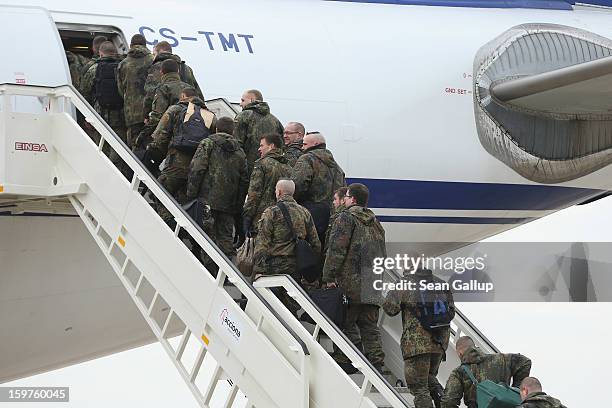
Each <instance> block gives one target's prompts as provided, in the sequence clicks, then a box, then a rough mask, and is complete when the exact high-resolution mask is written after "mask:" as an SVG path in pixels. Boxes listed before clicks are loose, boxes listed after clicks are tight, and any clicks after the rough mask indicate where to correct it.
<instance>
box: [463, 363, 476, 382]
mask: <svg viewBox="0 0 612 408" xmlns="http://www.w3.org/2000/svg"><path fill="white" fill-rule="evenodd" d="M461 368H463V371H465V373H466V374H467V376H468V377H470V380H471V381H472V382H473V383H474V385H476V386H477V385H478V381H476V377H474V373H472V370H470V367H468V366H467V364H461Z"/></svg>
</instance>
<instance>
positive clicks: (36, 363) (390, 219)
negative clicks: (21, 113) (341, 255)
mask: <svg viewBox="0 0 612 408" xmlns="http://www.w3.org/2000/svg"><path fill="white" fill-rule="evenodd" d="M2 3H3V4H6V5H11V4H12V2H10V1H2ZM25 5H27V6H37V7H43V8H45V9H47V10H48V11H49V13H50V16H51V18H52V19H53V21H54V23H56V24H58V26H60V27H69V28H70V29H72V30H81V31H100V30H99V28H100V27H103V28H112V29H115V30H116V32H118V33H119V34H120V36H122V37H123V38H124V39H125V40H127V41H129V38H130V37H131V36H132V35H133V34H135V33H142V34H144V35H145V36H146V38H147V41H148V43H149V45H150V46H152V45H154V44H156V43H157V42H159V41H168V42H170V44H171V45H172V46H173V52H174V53H176V54H178V55H180V56H181V58H182V59H184V60H185V61H186V62H187V63H188V64H189V65H190V66H191V67H192V68H193V71H194V73H195V76H196V78H197V80H198V82H199V85H200V87H201V88H202V90H203V92H204V95H205V97H206V99H212V98H218V97H222V98H226V99H227V100H229V101H238V100H239V98H240V96H241V94H242V92H243V91H244V90H247V89H251V88H256V89H259V90H261V91H262V93H263V95H264V99H265V101H267V102H268V103H269V105H270V107H271V111H272V113H273V114H274V115H276V116H277V117H278V118H279V119H280V120H281V121H282V122H283V123H287V122H289V121H299V122H302V123H303V124H304V125H305V126H306V128H307V130H309V131H313V130H317V131H320V132H322V133H323V134H324V135H325V137H326V138H327V145H328V148H329V149H330V150H331V151H332V152H333V154H334V156H335V158H336V160H337V161H338V163H339V164H340V165H341V166H342V168H343V169H344V171H345V173H346V176H347V178H348V181H349V182H361V183H364V184H366V185H367V186H368V187H369V188H370V193H371V198H370V207H371V208H373V210H374V211H375V213H376V214H377V215H378V216H379V218H380V220H381V221H382V222H383V225H384V227H385V229H386V233H387V240H388V241H389V242H435V241H441V242H473V241H479V240H481V239H483V238H485V237H488V236H491V235H494V234H496V233H499V232H501V231H504V230H507V229H509V228H512V227H515V226H517V225H520V224H522V223H525V222H528V221H530V220H532V219H536V218H539V217H542V216H545V215H547V214H549V213H551V212H554V211H557V210H559V209H562V208H565V207H568V206H571V205H573V204H575V203H577V202H581V201H584V200H586V199H587V198H590V197H593V196H596V195H599V194H601V193H602V192H603V191H605V190H608V189H610V188H611V187H612V167H610V166H603V167H601V168H599V169H598V170H595V171H592V172H590V173H589V174H586V175H581V176H579V177H576V178H573V179H570V180H566V181H563V182H559V183H549V184H542V183H538V182H535V181H532V180H529V179H527V178H525V177H523V176H521V175H520V174H519V173H517V172H516V171H514V170H513V169H512V168H511V167H509V166H508V165H506V164H505V163H503V162H502V161H500V160H499V159H497V158H496V157H494V156H493V155H492V154H490V153H489V152H488V151H487V150H486V149H485V148H484V147H483V145H482V144H481V142H480V140H479V136H478V130H477V123H476V120H475V102H474V97H475V96H474V93H475V92H476V89H475V87H474V75H475V74H476V73H475V72H474V59H475V56H476V54H477V53H478V51H479V50H480V49H481V47H483V46H484V45H485V44H486V43H488V42H489V41H491V40H493V39H494V38H496V37H498V36H499V35H500V34H502V33H503V32H505V31H507V30H509V29H511V28H512V27H516V26H518V25H521V24H526V23H547V24H559V25H564V26H569V27H574V28H578V29H582V30H587V31H589V32H592V33H594V34H597V35H599V36H602V37H606V38H612V26H611V25H610V17H612V13H611V11H610V10H607V9H599V8H589V7H576V8H575V9H573V10H555V9H519V8H516V9H503V10H501V9H494V8H466V7H432V6H416V5H392V4H365V3H352V2H341V1H298V0H282V1H280V0H259V1H246V0H236V1H223V2H219V1H202V0H199V1H182V2H167V3H166V2H148V3H146V2H142V3H136V2H119V1H115V0H111V1H105V2H98V3H95V4H92V3H87V2H75V1H73V0H57V1H52V2H49V1H38V0H28V1H26V2H24V4H19V5H18V7H23V6H25ZM6 10H8V9H4V8H3V7H0V13H4V12H5V11H6ZM19 25H21V26H27V21H15V22H14V25H13V26H8V27H7V26H4V27H3V28H2V32H3V37H4V38H5V39H6V40H10V38H11V36H13V35H15V32H16V31H15V30H18V28H17V26H19ZM28 30H31V29H28ZM51 34H53V35H55V36H57V32H55V33H49V32H41V33H32V35H33V36H34V37H36V36H41V37H42V36H45V38H46V39H47V40H48V38H50V37H48V36H50V35H51ZM58 40H59V37H58ZM56 46H57V47H58V48H60V51H61V52H57V51H58V49H47V48H45V49H41V48H39V47H37V43H36V42H34V43H32V44H30V48H29V49H24V48H23V47H21V46H20V48H18V49H16V50H14V52H13V53H12V54H10V55H11V58H6V59H5V61H4V62H3V64H6V66H5V67H4V68H3V69H1V70H0V72H1V73H2V76H4V77H2V78H0V82H11V83H14V82H15V81H16V80H17V79H19V80H20V81H24V82H25V83H27V84H34V85H45V86H55V85H62V84H65V83H67V81H69V78H70V77H69V72H68V66H67V63H66V61H65V57H64V54H63V49H61V43H59V45H56ZM25 54H29V55H30V57H27V58H26V57H25ZM22 55H23V58H22ZM32 55H35V56H36V58H34V59H32V58H31V57H32ZM22 61H27V64H25V63H24V64H25V65H23V66H22V65H21V62H22ZM32 61H35V62H36V63H34V62H32ZM0 212H1V209H0ZM32 212H37V213H43V214H44V213H45V211H44V210H40V209H36V210H32ZM0 215H2V214H0ZM3 215H6V216H4V217H0V230H2V231H5V230H6V231H9V230H10V231H12V232H13V234H14V235H13V236H12V238H11V239H9V237H7V236H6V235H5V234H2V235H3V236H2V238H0V243H1V244H2V245H1V246H0V256H1V258H6V260H7V262H5V261H4V260H2V261H0V264H3V265H8V267H2V271H1V273H0V282H2V283H1V284H0V305H2V307H0V318H1V319H0V320H2V321H3V322H6V323H3V325H4V326H5V327H8V328H9V330H7V331H4V333H3V334H1V335H0V340H2V341H0V344H2V343H3V342H4V344H10V345H12V346H14V347H11V348H10V352H9V349H7V352H6V353H5V352H4V349H3V352H2V353H0V367H6V369H5V371H4V372H2V371H1V370H0V381H3V380H8V379H13V378H18V377H21V376H25V375H31V374H32V373H35V372H39V371H43V370H47V369H52V368H55V367H59V366H62V365H66V364H70V363H73V362H78V361H82V360H85V359H89V358H93V357H96V356H99V355H103V354H107V353H111V352H114V351H117V350H121V349H125V348H128V347H133V346H134V345H137V344H142V343H144V342H146V341H147V339H148V340H149V341H150V340H151V339H152V338H151V337H150V335H147V333H148V329H147V328H146V326H145V325H144V324H142V323H143V322H140V323H135V321H136V322H137V321H138V318H134V319H130V318H128V315H129V313H132V314H134V315H135V314H136V313H137V311H136V309H135V308H133V307H132V309H133V310H131V312H126V311H125V307H126V300H127V297H126V298H125V299H123V300H121V299H120V297H121V295H120V294H118V293H117V286H118V285H119V283H118V281H117V282H114V283H112V282H109V281H108V276H106V277H104V276H103V275H104V273H106V272H108V274H112V272H111V271H110V269H109V270H107V271H105V266H104V262H105V260H104V259H103V257H101V256H92V257H91V258H89V259H90V260H91V262H92V264H88V263H87V262H83V259H82V258H81V257H80V254H79V253H70V251H69V250H68V252H69V255H68V256H67V257H64V258H62V259H61V260H58V259H55V260H54V254H55V253H56V251H57V248H56V247H55V246H48V245H45V241H46V240H52V241H53V242H56V243H58V242H70V241H71V240H75V239H77V240H83V243H81V244H79V248H81V246H83V248H81V249H82V250H83V251H86V252H87V251H90V250H91V249H92V247H91V245H90V244H87V243H86V242H84V241H86V240H88V239H91V238H89V237H88V235H87V231H86V230H85V229H84V228H82V226H79V225H78V224H79V223H80V221H79V220H78V219H76V218H73V217H70V218H66V219H65V222H66V225H69V226H70V228H60V227H58V222H59V221H58V220H57V219H55V218H54V219H51V218H50V217H46V216H44V215H43V217H42V218H41V220H42V222H40V223H37V220H36V219H35V218H33V217H28V216H25V217H16V216H12V215H14V214H10V213H4V214H3ZM32 234H34V235H37V236H44V237H46V238H45V239H44V240H41V239H37V240H32V236H33V235H32ZM15 238H19V239H15ZM32 245H34V246H32ZM17 253H19V254H21V255H20V256H15V254H17ZM87 253H89V252H87ZM36 260H39V261H36ZM88 265H89V266H88ZM84 269H87V271H88V273H90V274H91V276H90V277H89V278H88V279H86V280H82V281H80V282H79V281H75V279H74V278H75V277H79V276H82V271H83V270H84ZM107 269H108V268H107ZM23 270H28V271H30V273H29V275H28V276H27V277H24V275H23V274H20V273H19V271H23ZM96 271H97V272H96ZM59 272H61V273H59ZM54 274H55V275H54ZM58 279H61V280H62V281H58ZM111 280H112V279H111ZM45 282H46V283H45ZM49 282H56V283H58V284H57V285H56V286H54V285H48V284H47V283H49ZM69 282H72V283H74V286H72V287H71V288H70V290H66V289H65V288H66V287H67V286H70V285H69V284H68V283H69ZM104 290H108V292H104ZM86 293H92V294H93V293H95V294H97V295H96V296H87V295H86ZM103 293H108V294H109V295H110V294H112V296H109V297H105V296H104V295H103ZM78 294H80V295H78ZM98 295H101V296H98ZM42 299H46V300H45V302H49V304H51V305H55V306H56V307H51V306H49V307H48V309H46V310H41V307H43V305H44V304H47V303H44V302H42ZM94 302H95V303H94ZM58 305H59V306H58ZM84 305H87V307H84ZM81 308H84V310H87V312H88V313H87V315H83V316H79V315H78V313H72V314H70V315H69V317H66V316H68V315H67V314H66V311H68V310H79V309H81ZM99 309H100V310H102V309H103V310H104V313H100V315H99V316H96V315H95V310H99ZM7 310H12V312H11V313H7V312H6V311H7ZM2 311H4V312H2ZM120 313H123V316H124V318H123V319H121V320H122V321H121V322H118V321H116V316H117V315H119V314H120ZM24 319H25V320H24ZM24 321H28V326H30V327H43V328H44V330H43V332H44V333H45V334H46V335H47V337H46V339H45V341H44V342H42V340H41V337H43V336H41V335H40V333H39V335H38V336H36V338H34V337H32V335H33V333H28V335H24V333H23V332H22V333H19V332H18V331H19V328H20V327H23V323H24ZM89 321H98V322H99V324H98V326H99V327H101V326H103V327H104V333H105V335H107V336H108V338H109V339H111V338H112V339H113V340H112V341H103V340H104V339H100V337H99V335H100V332H99V328H96V325H95V324H91V325H89V326H88V327H84V326H85V325H83V324H82V323H83V322H89ZM43 322H45V323H44V324H43ZM136 324H140V328H139V329H138V330H136V329H134V330H126V327H128V326H130V325H131V326H132V327H134V325H136ZM77 327H81V328H82V331H77V329H76V328H77ZM70 332H72V333H70ZM5 333H6V334H5ZM68 335H70V336H72V337H70V338H68V337H66V336H68ZM2 336H6V337H5V338H4V339H2ZM24 338H26V339H30V340H23V339H24ZM92 339H98V340H99V341H97V342H96V341H91V340H92ZM41 342H42V343H41ZM111 343H112V344H111ZM67 344H69V345H71V347H73V348H72V349H69V347H67V346H66V345H67ZM16 347H17V348H18V349H19V350H23V351H19V350H18V351H17V352H16V351H15V350H16ZM43 347H44V348H45V349H44V350H41V348H43ZM32 350H36V352H37V353H38V354H35V353H33V352H32ZM41 361H43V362H44V364H43V363H40V362H41Z"/></svg>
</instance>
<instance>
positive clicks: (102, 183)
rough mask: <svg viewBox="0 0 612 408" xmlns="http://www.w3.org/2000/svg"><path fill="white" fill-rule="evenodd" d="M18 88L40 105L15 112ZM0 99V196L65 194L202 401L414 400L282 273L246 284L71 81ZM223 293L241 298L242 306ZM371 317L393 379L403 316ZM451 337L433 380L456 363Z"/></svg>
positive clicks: (456, 329)
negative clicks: (78, 117) (114, 158)
mask: <svg viewBox="0 0 612 408" xmlns="http://www.w3.org/2000/svg"><path fill="white" fill-rule="evenodd" d="M17 99H19V100H20V101H23V100H30V103H29V104H26V105H27V106H32V105H33V104H34V105H35V104H36V103H39V105H42V106H43V107H44V108H43V109H40V112H38V113H32V110H31V109H28V111H27V112H17V111H15V109H13V106H14V105H15V101H16V100H17ZM0 105H1V111H0V205H2V204H3V203H7V202H10V203H15V202H19V203H20V205H21V206H24V205H25V204H24V203H26V204H27V202H29V201H35V200H41V199H42V200H46V201H47V202H48V203H49V205H54V203H55V205H57V206H62V205H64V206H65V202H66V200H68V201H69V202H70V204H71V205H72V206H73V207H74V210H75V211H76V213H77V214H78V215H79V216H80V218H81V220H82V222H83V223H84V225H85V226H86V228H87V230H88V231H89V232H90V233H91V235H92V237H93V238H94V240H95V242H96V243H97V245H98V246H99V248H100V251H102V253H103V254H104V256H105V257H106V259H107V260H108V262H109V264H110V266H111V267H112V269H113V270H114V271H115V273H116V274H117V276H118V277H119V279H120V281H121V282H122V284H123V285H124V287H125V289H126V291H127V292H128V293H129V295H130V297H131V298H132V300H133V301H134V303H135V305H136V306H137V308H138V309H139V310H140V312H141V313H142V316H143V317H144V319H145V320H146V322H147V323H148V325H149V326H150V328H151V330H152V332H153V333H154V334H155V336H156V337H157V339H158V340H159V342H160V344H161V345H162V346H163V347H164V349H165V350H166V351H167V353H168V355H169V356H170V358H171V359H172V361H173V363H174V365H175V366H176V369H177V370H178V372H179V373H180V375H181V376H182V377H183V378H184V380H185V382H186V384H187V386H188V387H189V389H190V390H191V392H192V393H193V395H194V397H195V398H196V400H197V401H198V403H199V404H200V405H201V406H202V407H209V406H212V405H211V401H212V400H213V395H214V394H215V393H216V392H217V393H218V392H219V390H222V391H223V392H224V395H223V398H222V400H223V406H224V407H232V406H244V402H245V401H246V406H247V407H258V408H259V407H261V408H267V407H279V408H287V407H291V408H294V407H295V408H300V407H336V406H338V404H339V402H341V406H342V407H355V408H357V407H372V408H373V407H395V408H397V407H407V406H412V405H411V398H410V397H407V398H405V397H404V396H402V395H403V394H402V395H400V393H399V392H398V391H397V390H396V389H395V388H394V387H393V386H392V385H390V384H389V382H388V381H387V379H385V377H383V376H382V375H381V374H379V373H378V372H377V371H376V370H375V369H374V368H373V367H372V366H371V364H370V363H369V362H368V361H367V360H366V359H365V358H364V357H363V355H362V354H361V353H360V352H359V351H358V350H357V349H356V348H355V347H354V346H353V345H352V344H351V343H350V342H348V340H347V339H346V337H345V336H344V335H343V334H342V333H341V332H339V331H338V329H337V328H336V327H335V326H334V325H333V324H332V323H331V322H330V321H329V320H328V319H327V318H326V317H325V316H324V315H322V314H321V313H320V311H319V309H318V308H317V307H316V306H315V305H314V304H313V303H311V301H310V300H309V298H308V296H307V295H306V294H305V292H304V291H303V290H302V289H301V288H300V287H299V286H297V285H296V284H295V282H294V281H293V280H292V279H291V278H289V277H287V276H272V277H265V278H260V279H259V280H257V281H256V282H255V283H254V285H251V284H250V283H249V282H248V281H247V280H246V279H245V278H244V277H243V276H242V275H241V274H240V272H239V271H238V270H237V269H236V268H235V266H234V265H233V264H232V263H231V262H230V261H229V260H228V259H227V258H226V257H225V256H224V255H223V254H222V253H221V252H220V251H219V250H218V248H217V247H216V246H215V245H214V243H212V241H210V240H209V239H208V237H207V236H206V235H205V234H204V233H203V232H202V230H201V229H200V228H199V227H198V226H197V225H196V224H194V223H193V222H192V220H191V219H190V218H189V217H188V216H187V214H186V213H185V212H184V211H183V209H182V208H181V207H180V206H179V205H178V204H177V203H176V201H175V200H174V199H173V198H172V197H170V196H169V195H167V193H166V192H165V190H164V189H163V188H162V187H161V186H160V185H159V184H158V183H157V180H155V179H154V178H153V177H152V176H151V174H150V173H149V172H148V171H147V170H146V169H145V168H144V167H142V166H141V164H140V162H139V161H138V160H137V159H136V157H135V156H133V154H132V152H131V151H130V150H129V149H127V147H126V146H125V145H124V144H123V142H121V140H120V139H119V138H118V137H117V135H116V134H115V133H114V132H113V131H112V130H111V129H110V128H109V127H108V125H106V123H104V121H103V120H102V119H101V118H100V117H99V116H98V115H97V113H96V112H95V111H94V110H93V109H92V108H91V106H90V105H89V104H87V102H85V100H84V99H83V98H82V97H81V95H80V94H78V92H76V91H75V90H74V88H72V87H71V86H60V87H55V88H48V87H36V86H26V85H13V84H5V85H0ZM74 109H77V110H78V111H80V112H81V113H82V114H83V115H84V116H85V118H86V120H87V121H88V122H89V123H90V124H92V125H93V127H94V128H95V129H96V130H97V131H98V133H99V134H100V135H101V141H100V143H99V144H98V145H96V144H95V143H94V142H93V141H92V139H91V138H90V137H89V136H88V135H87V134H86V133H85V132H84V131H83V130H82V129H81V128H80V127H79V125H78V124H77V123H76V122H75V120H74ZM105 145H108V146H109V147H110V149H112V150H114V151H115V152H116V153H117V154H118V155H119V157H121V159H122V160H123V161H124V162H125V163H126V165H127V167H129V168H130V169H131V170H132V171H133V172H134V175H133V177H132V179H131V180H127V179H126V178H125V177H124V176H123V175H122V174H121V172H120V171H119V170H118V169H117V168H116V167H115V166H114V165H113V164H112V163H111V161H110V160H109V159H108V157H107V155H106V153H105V151H107V147H105ZM143 185H144V186H146V187H147V189H148V190H149V191H150V194H151V195H152V196H153V197H155V199H156V200H157V201H158V202H159V203H160V204H161V205H163V206H164V207H165V208H166V209H167V210H168V211H169V212H170V213H171V214H172V216H173V217H174V219H175V220H176V222H177V224H176V228H175V229H174V230H172V229H170V227H168V225H166V224H165V223H164V222H163V221H162V220H161V218H159V216H158V215H157V213H156V211H155V210H154V209H153V207H152V206H151V205H150V203H149V202H148V201H147V200H146V199H145V198H143V196H142V195H141V194H140V192H139V188H140V187H142V186H143ZM62 203H63V204H62ZM63 211H66V209H63ZM179 235H180V237H179ZM185 237H189V238H190V239H191V240H192V241H195V242H197V244H198V245H199V246H200V247H201V248H202V249H203V251H204V252H205V253H206V254H208V256H209V257H210V258H211V259H212V260H213V261H214V262H215V263H216V264H217V265H218V266H219V271H218V273H217V274H216V277H215V276H213V275H212V274H211V273H210V272H209V271H208V270H206V268H205V267H204V266H203V265H202V264H201V263H200V261H199V260H198V259H197V258H196V257H195V256H194V255H193V254H192V252H191V250H190V248H188V246H187V245H186V244H185V241H184V240H183V238H185ZM227 282H230V283H231V284H232V285H233V286H232V292H234V293H231V294H230V292H228V286H227V284H226V283H227ZM278 287H282V288H284V289H285V290H287V292H288V293H289V295H291V296H292V297H293V298H294V299H295V300H296V301H297V302H298V303H299V304H300V306H301V307H302V309H304V310H305V312H306V313H307V314H308V315H310V316H311V318H312V319H313V320H314V322H315V325H314V328H312V329H307V328H306V327H305V325H304V324H302V323H301V322H299V321H298V320H297V319H296V318H295V317H293V316H292V315H291V314H290V313H289V311H288V310H287V309H286V308H285V307H284V306H283V305H282V304H281V303H280V301H279V300H278V299H277V298H276V296H275V295H274V294H273V293H272V291H271V290H272V289H273V288H278ZM232 294H233V295H234V297H236V295H240V296H242V297H243V298H245V299H247V306H246V309H245V310H244V311H243V310H242V309H241V308H240V307H239V305H238V303H237V302H236V301H235V300H234V298H233V297H232ZM380 327H381V331H382V335H383V343H384V347H385V352H386V353H387V359H386V366H387V367H388V369H389V370H390V371H391V376H390V378H392V379H391V381H392V382H394V379H397V378H400V379H401V378H403V360H402V357H401V354H400V352H399V339H400V336H401V323H400V322H399V319H398V318H393V319H392V318H389V317H387V316H384V315H383V314H381V319H380ZM464 334H468V335H471V336H472V337H473V338H474V339H475V340H476V341H477V343H479V345H480V347H481V348H483V349H484V350H485V351H489V352H490V351H494V350H495V348H494V346H493V345H492V344H490V343H489V342H488V341H487V340H486V339H485V338H484V336H482V335H481V334H480V333H479V332H478V331H477V330H476V329H475V328H474V327H473V325H472V324H471V323H470V322H469V321H467V320H466V319H465V318H464V317H463V316H462V315H461V314H458V317H457V318H456V319H455V322H453V338H455V337H456V336H459V335H464ZM177 335H178V337H177ZM323 338H325V340H326V342H327V343H328V344H327V345H329V343H330V342H331V343H333V344H335V345H336V347H338V348H339V349H340V350H342V351H343V352H344V353H345V354H346V355H347V356H348V357H349V359H350V360H351V361H352V363H353V365H354V366H355V367H356V368H358V370H359V372H360V375H357V376H349V375H347V374H346V373H345V372H344V371H343V370H342V369H341V368H340V367H339V366H338V365H337V364H336V363H335V362H334V360H333V359H332V358H331V357H330V355H329V352H328V350H327V349H326V347H324V345H322V343H324V342H323V341H321V340H322V339H323ZM193 342H195V346H196V347H197V350H198V352H197V355H196V357H195V358H194V359H193V361H189V362H187V361H186V359H185V358H184V357H185V350H186V348H187V346H188V344H192V345H193ZM451 348H452V347H451ZM451 348H449V352H448V361H447V363H446V364H444V365H443V366H442V368H441V372H440V379H441V380H442V381H445V379H446V377H447V375H448V372H449V370H450V369H452V368H454V367H455V366H456V365H457V358H456V356H455V355H454V350H451ZM205 359H207V361H212V362H213V369H212V372H211V373H209V372H204V371H206V370H202V367H203V362H204V361H205ZM228 384H229V386H228ZM238 396H240V398H238ZM243 396H244V397H243ZM239 399H242V400H243V401H240V400H239ZM215 406H216V405H215Z"/></svg>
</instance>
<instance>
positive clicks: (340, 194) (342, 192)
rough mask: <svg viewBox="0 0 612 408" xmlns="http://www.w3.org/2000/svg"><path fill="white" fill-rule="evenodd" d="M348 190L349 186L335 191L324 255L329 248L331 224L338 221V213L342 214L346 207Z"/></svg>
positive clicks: (326, 232)
mask: <svg viewBox="0 0 612 408" xmlns="http://www.w3.org/2000/svg"><path fill="white" fill-rule="evenodd" d="M347 192H348V187H340V188H339V189H337V190H336V192H335V193H334V201H333V206H334V211H333V212H332V214H331V215H330V217H329V223H328V224H327V229H326V230H325V240H324V241H323V242H324V243H325V247H324V248H323V255H325V253H327V248H328V247H329V232H330V231H331V226H332V225H333V224H334V221H336V218H338V215H340V213H341V212H342V211H344V209H345V208H346V206H345V205H344V197H345V196H346V193H347Z"/></svg>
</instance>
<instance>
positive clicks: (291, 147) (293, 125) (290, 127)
mask: <svg viewBox="0 0 612 408" xmlns="http://www.w3.org/2000/svg"><path fill="white" fill-rule="evenodd" d="M305 133H306V129H304V125H302V124H301V123H299V122H289V123H287V125H285V131H284V133H283V140H284V141H285V148H284V151H285V157H286V158H287V163H288V164H289V165H290V166H291V167H293V166H295V162H296V161H297V159H298V158H299V157H300V156H301V155H302V144H303V139H304V134H305Z"/></svg>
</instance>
